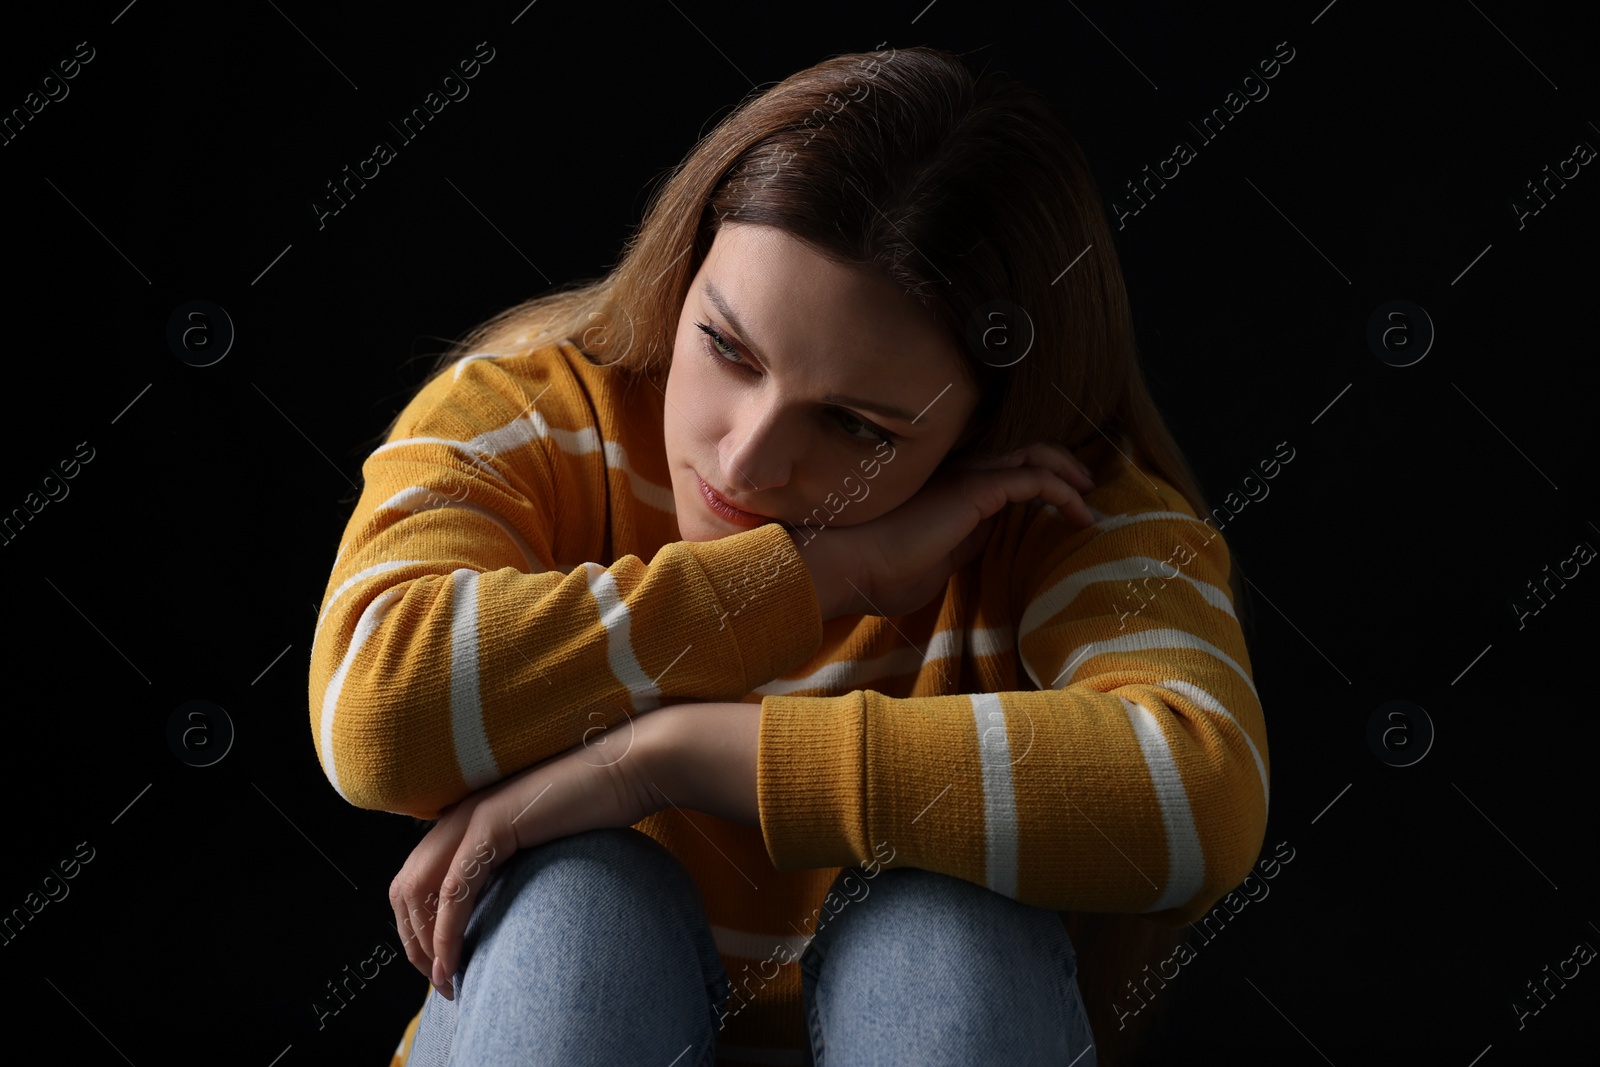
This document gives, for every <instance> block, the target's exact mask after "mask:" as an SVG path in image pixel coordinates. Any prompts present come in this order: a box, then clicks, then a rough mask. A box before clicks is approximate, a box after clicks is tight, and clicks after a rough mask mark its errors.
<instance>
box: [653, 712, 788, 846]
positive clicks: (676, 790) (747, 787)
mask: <svg viewBox="0 0 1600 1067" xmlns="http://www.w3.org/2000/svg"><path fill="white" fill-rule="evenodd" d="M635 727H636V728H637V729H638V730H639V734H638V736H637V737H636V739H635V745H636V753H630V756H631V755H633V754H637V755H638V757H639V760H640V768H641V770H642V771H643V772H644V775H645V777H646V778H647V780H648V781H649V782H650V784H651V786H652V787H653V788H654V789H655V791H656V793H657V794H659V796H660V798H661V799H662V801H664V803H663V804H662V805H661V806H662V807H666V806H668V805H671V806H675V807H679V808H691V809H693V810H695V811H703V812H706V813H708V814H711V815H716V816H718V817H720V818H724V819H729V820H731V821H733V822H741V823H746V824H748V825H751V826H755V825H759V823H760V816H759V812H758V809H757V804H756V752H757V747H758V744H759V741H760V731H761V705H760V704H745V703H733V702H720V703H710V702H706V703H688V704H677V705H673V706H671V707H664V708H659V709H657V710H655V711H652V712H651V713H650V714H648V715H644V716H641V717H640V718H639V719H637V720H636V721H635Z"/></svg>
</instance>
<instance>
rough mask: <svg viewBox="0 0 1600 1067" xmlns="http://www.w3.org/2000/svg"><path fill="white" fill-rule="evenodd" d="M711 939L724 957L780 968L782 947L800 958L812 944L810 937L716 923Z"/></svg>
mask: <svg viewBox="0 0 1600 1067" xmlns="http://www.w3.org/2000/svg"><path fill="white" fill-rule="evenodd" d="M845 899H849V898H845ZM711 939H712V940H713V941H715V942H716V943H717V951H718V952H720V953H722V954H723V955H724V956H738V957H740V958H741V959H747V960H772V961H774V962H776V963H777V964H778V965H779V966H782V965H783V961H782V960H781V959H780V958H779V955H780V954H779V952H778V949H779V947H780V946H781V947H782V948H783V949H785V950H786V951H787V952H788V953H789V955H790V957H791V958H792V957H795V956H799V955H800V954H801V953H802V952H804V951H805V950H806V946H807V945H809V944H811V937H810V936H809V935H800V934H757V933H752V932H750V931H748V930H734V929H732V928H730V927H727V926H718V925H716V924H715V923H712V924H711Z"/></svg>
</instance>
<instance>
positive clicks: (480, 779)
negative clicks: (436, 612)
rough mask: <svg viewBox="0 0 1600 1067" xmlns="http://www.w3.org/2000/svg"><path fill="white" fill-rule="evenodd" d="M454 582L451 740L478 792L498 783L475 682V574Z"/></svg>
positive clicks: (460, 573) (461, 572) (464, 573)
mask: <svg viewBox="0 0 1600 1067" xmlns="http://www.w3.org/2000/svg"><path fill="white" fill-rule="evenodd" d="M450 577H451V578H452V579H454V589H453V590H452V591H451V592H452V596H451V615H450V736H451V738H452V740H454V741H455V749H456V766H457V767H458V768H459V769H460V771H461V777H462V778H463V779H464V780H465V781H466V783H467V788H468V789H470V790H471V791H473V792H477V791H478V790H479V789H482V788H483V787H484V786H486V785H489V784H491V783H494V782H498V781H499V780H500V778H501V774H500V765H499V764H498V763H496V762H495V758H494V749H493V748H491V747H490V745H489V734H488V731H487V730H485V729H484V725H483V693H482V690H481V688H480V687H479V679H478V572H477V571H475V570H473V569H472V568H470V567H459V568H457V569H456V570H454V571H451V572H450Z"/></svg>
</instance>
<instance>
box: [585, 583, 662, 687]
mask: <svg viewBox="0 0 1600 1067" xmlns="http://www.w3.org/2000/svg"><path fill="white" fill-rule="evenodd" d="M583 569H584V573H585V574H586V575H587V576H588V579H589V592H590V593H591V594H592V595H593V596H594V602H595V606H596V607H597V608H598V609H599V611H600V625H601V626H602V627H603V628H604V629H605V632H606V660H607V662H609V663H610V665H611V673H612V674H614V675H616V677H617V680H618V681H619V682H621V683H622V685H623V688H625V689H627V691H628V695H629V696H630V697H631V698H632V699H633V710H634V711H649V710H650V709H652V708H654V707H656V706H657V705H658V704H660V702H661V700H660V698H661V689H660V687H658V686H657V685H656V683H655V682H654V681H653V680H652V679H651V678H650V676H649V675H648V674H646V673H645V670H644V667H642V666H641V665H640V664H639V659H638V657H637V656H635V655H634V652H633V612H632V611H631V610H630V609H629V608H628V604H627V602H626V601H625V600H623V599H622V596H621V594H620V593H619V592H618V590H617V580H616V579H615V578H614V577H612V575H611V572H610V571H608V570H606V569H605V568H604V567H602V566H600V564H598V563H585V564H584V565H583Z"/></svg>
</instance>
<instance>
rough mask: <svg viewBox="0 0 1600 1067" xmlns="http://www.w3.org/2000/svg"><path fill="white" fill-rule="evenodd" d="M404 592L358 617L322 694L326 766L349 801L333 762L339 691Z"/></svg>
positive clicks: (392, 592)
mask: <svg viewBox="0 0 1600 1067" xmlns="http://www.w3.org/2000/svg"><path fill="white" fill-rule="evenodd" d="M404 593H405V587H403V586H396V587H395V588H393V589H388V590H385V591H384V592H383V593H382V594H381V595H380V596H378V597H377V598H375V599H374V600H373V601H372V603H370V604H368V605H367V610H365V611H363V612H362V613H361V618H359V619H357V620H356V628H355V633H354V634H352V635H351V637H350V646H349V647H348V648H347V649H345V653H344V658H343V659H342V660H340V661H339V669H338V670H336V671H334V672H333V677H332V678H330V679H329V680H328V688H327V689H326V690H324V691H323V694H322V722H321V727H320V729H319V730H318V731H317V737H318V739H319V741H320V742H321V748H322V769H323V772H324V773H326V774H327V776H328V781H329V782H331V783H333V788H334V791H335V792H337V793H338V794H339V795H340V796H341V797H344V799H346V800H350V797H349V796H347V795H346V794H345V791H344V790H343V789H342V788H340V786H339V769H338V768H337V767H335V766H334V762H333V716H334V713H335V711H336V710H337V709H338V706H339V693H340V692H341V691H342V690H343V689H344V679H345V676H346V675H347V674H349V673H350V665H351V664H352V663H354V662H355V660H356V656H357V655H358V654H360V652H361V646H362V645H364V644H366V642H367V638H369V637H371V636H372V632H373V631H374V630H376V629H377V628H378V624H379V623H380V622H382V621H383V617H384V616H385V615H387V614H388V613H389V608H390V606H391V605H393V604H394V602H395V601H396V600H398V599H399V598H400V597H401V595H403V594H404ZM352 803H354V802H353V801H352Z"/></svg>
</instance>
